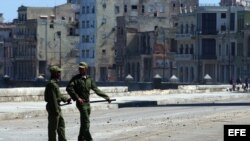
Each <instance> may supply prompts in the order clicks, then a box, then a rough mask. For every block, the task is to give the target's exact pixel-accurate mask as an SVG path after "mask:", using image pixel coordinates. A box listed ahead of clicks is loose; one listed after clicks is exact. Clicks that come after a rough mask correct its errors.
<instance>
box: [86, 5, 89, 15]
mask: <svg viewBox="0 0 250 141" xmlns="http://www.w3.org/2000/svg"><path fill="white" fill-rule="evenodd" d="M86 14H89V6H87V9H86Z"/></svg>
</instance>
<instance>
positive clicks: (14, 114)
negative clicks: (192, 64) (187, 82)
mask: <svg viewBox="0 0 250 141" xmlns="http://www.w3.org/2000/svg"><path fill="white" fill-rule="evenodd" d="M112 98H114V99H116V101H114V102H112V103H111V104H108V103H107V102H101V103H91V107H92V110H107V109H117V108H124V107H138V106H161V105H173V104H174V105H176V104H190V103H216V102H220V101H223V100H235V99H249V102H250V93H230V92H214V93H199V94H166V95H164V94H161V95H148V94H147V95H140V96H134V95H133V96H119V97H112ZM93 100H103V99H102V98H91V101H93ZM45 105H46V103H45V102H44V101H38V102H2V103H0V120H10V119H17V118H30V117H36V116H41V115H45V114H47V112H46V110H45ZM62 112H63V113H66V112H78V110H77V108H76V107H75V102H73V104H70V105H65V106H62Z"/></svg>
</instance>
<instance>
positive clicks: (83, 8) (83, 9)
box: [82, 6, 85, 14]
mask: <svg viewBox="0 0 250 141" xmlns="http://www.w3.org/2000/svg"><path fill="white" fill-rule="evenodd" d="M82 14H85V6H83V7H82Z"/></svg>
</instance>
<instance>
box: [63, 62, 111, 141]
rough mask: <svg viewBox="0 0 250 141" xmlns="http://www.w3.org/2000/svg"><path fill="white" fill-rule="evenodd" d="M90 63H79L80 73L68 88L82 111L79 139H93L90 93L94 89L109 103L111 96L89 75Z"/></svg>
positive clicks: (81, 140) (88, 140)
mask: <svg viewBox="0 0 250 141" xmlns="http://www.w3.org/2000/svg"><path fill="white" fill-rule="evenodd" d="M87 68H88V65H87V63H85V62H81V63H80V64H79V74H78V75H76V76H74V77H73V78H72V79H71V80H70V82H69V84H68V86H67V88H66V90H67V92H68V93H69V95H70V96H71V98H72V99H73V100H74V101H76V106H77V108H78V110H79V112H80V120H81V127H80V131H79V135H78V141H93V139H92V136H91V134H90V131H89V127H90V120H89V116H90V112H91V109H90V103H89V95H90V90H91V89H92V90H93V91H94V92H95V93H96V94H97V95H98V96H101V97H103V98H104V99H106V100H107V101H108V102H109V103H110V102H111V101H110V99H109V97H108V96H107V95H106V94H104V93H103V92H102V91H101V90H100V89H98V88H97V86H96V83H95V81H94V80H93V79H92V78H91V77H90V76H88V75H87Z"/></svg>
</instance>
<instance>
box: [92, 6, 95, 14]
mask: <svg viewBox="0 0 250 141" xmlns="http://www.w3.org/2000/svg"><path fill="white" fill-rule="evenodd" d="M92 13H93V14H94V13H95V6H93V7H92Z"/></svg>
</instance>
